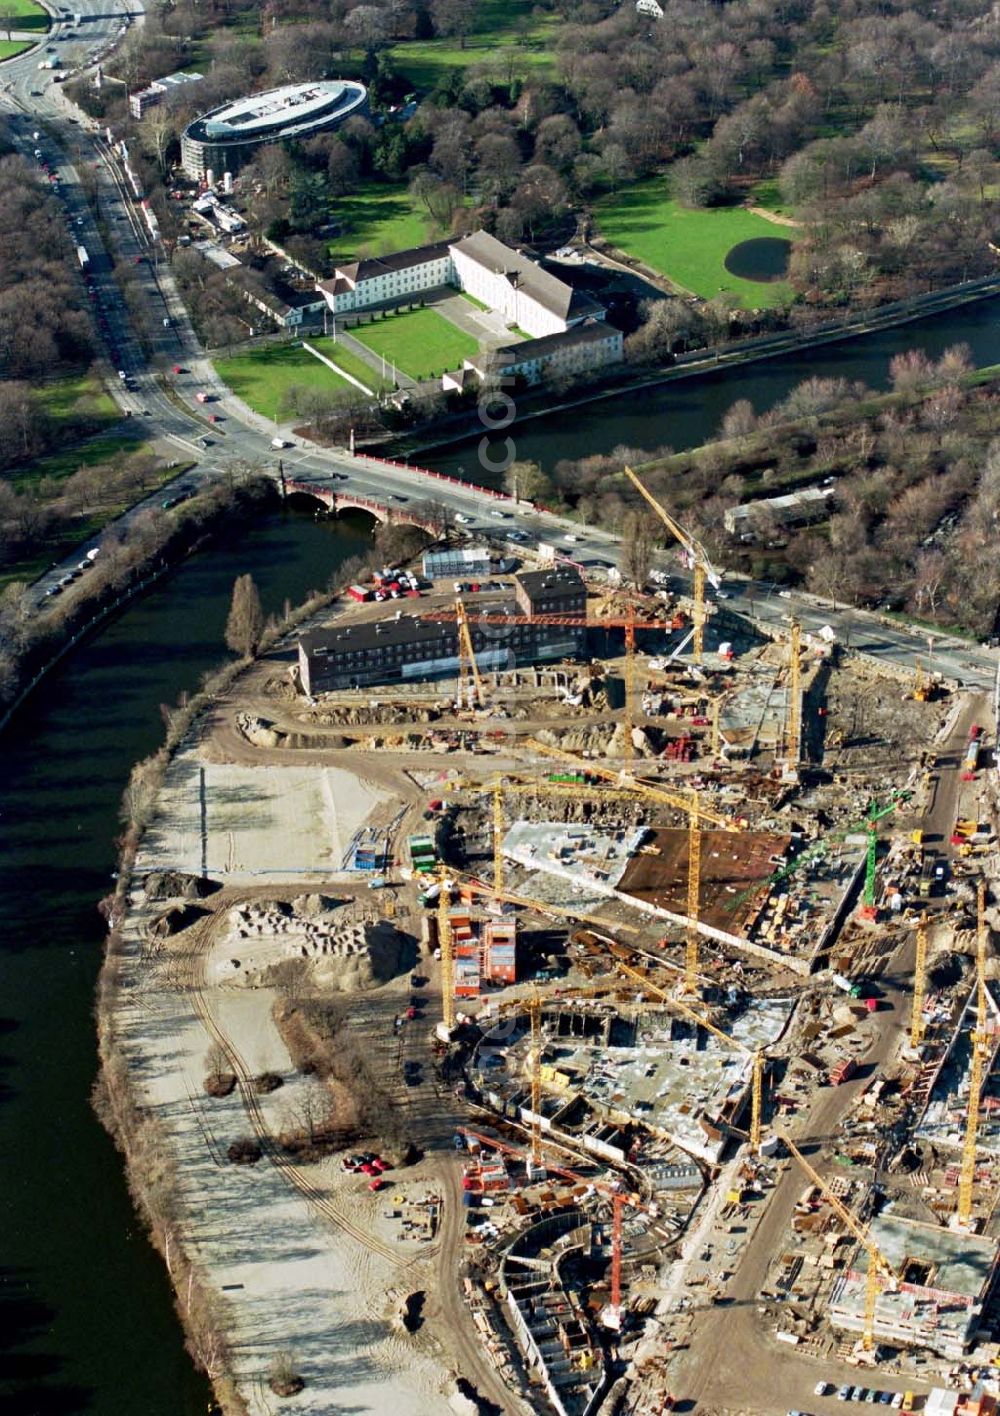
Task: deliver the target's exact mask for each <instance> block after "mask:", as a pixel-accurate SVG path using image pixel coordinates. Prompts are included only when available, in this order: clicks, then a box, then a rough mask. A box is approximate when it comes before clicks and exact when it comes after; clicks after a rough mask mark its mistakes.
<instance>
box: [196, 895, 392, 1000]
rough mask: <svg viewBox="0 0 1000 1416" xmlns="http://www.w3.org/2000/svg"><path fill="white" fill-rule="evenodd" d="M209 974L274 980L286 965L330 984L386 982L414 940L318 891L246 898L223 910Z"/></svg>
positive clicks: (343, 988)
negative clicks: (221, 934)
mask: <svg viewBox="0 0 1000 1416" xmlns="http://www.w3.org/2000/svg"><path fill="white" fill-rule="evenodd" d="M227 923H228V926H229V929H228V934H227V937H226V939H225V940H224V941H223V942H222V943H221V944H220V945H219V946H218V948H217V949H216V951H215V956H214V960H213V964H212V966H211V967H210V974H211V975H213V976H214V978H215V980H216V981H217V982H219V983H226V984H236V985H237V986H241V987H250V988H259V987H268V986H270V985H272V984H273V985H280V983H281V981H282V979H283V977H284V976H285V974H287V971H288V968H289V966H290V965H293V964H294V965H295V966H296V968H298V969H300V970H301V969H304V970H307V971H308V974H309V976H311V978H312V980H313V982H314V983H316V984H319V985H320V986H321V987H322V988H324V989H328V990H330V991H332V992H353V991H354V990H356V989H363V988H371V987H373V986H375V985H377V984H380V983H385V982H387V981H388V980H389V979H390V978H394V977H395V976H396V975H397V974H399V973H402V972H404V971H405V970H406V969H407V968H409V967H410V964H411V962H412V955H413V943H412V941H411V940H409V939H408V938H407V936H406V935H403V934H400V933H399V931H398V930H397V929H396V928H395V926H394V925H393V924H392V923H391V922H390V921H388V920H380V921H377V922H376V923H370V922H365V923H361V922H358V921H357V920H356V919H354V918H353V917H352V916H351V915H350V914H348V913H347V911H346V910H344V909H343V908H342V907H341V906H340V905H338V904H337V902H336V901H334V900H331V899H329V898H328V897H327V896H324V895H300V896H298V897H297V898H296V899H295V900H293V901H292V902H291V903H289V902H288V901H287V900H247V901H244V902H243V903H242V904H239V905H234V906H233V907H232V909H231V910H230V911H229V913H228V917H227Z"/></svg>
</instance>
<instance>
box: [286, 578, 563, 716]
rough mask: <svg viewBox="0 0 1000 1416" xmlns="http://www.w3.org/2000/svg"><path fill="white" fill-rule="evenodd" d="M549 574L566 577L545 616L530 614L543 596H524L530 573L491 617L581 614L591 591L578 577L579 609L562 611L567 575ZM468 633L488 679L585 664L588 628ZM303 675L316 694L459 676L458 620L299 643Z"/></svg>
mask: <svg viewBox="0 0 1000 1416" xmlns="http://www.w3.org/2000/svg"><path fill="white" fill-rule="evenodd" d="M546 574H547V577H548V578H549V579H551V577H552V575H553V574H555V575H556V576H558V577H560V584H561V589H559V590H556V589H555V588H552V587H550V588H549V589H546V590H545V592H544V594H542V595H541V597H540V600H539V608H538V609H529V610H525V608H524V606H525V603H528V604H534V603H535V599H532V598H530V597H531V596H535V597H538V596H539V593H540V592H539V589H538V587H537V586H534V585H532V586H531V587H529V588H528V589H527V590H525V588H524V582H525V581H529V582H535V581H537V580H538V576H536V575H535V574H534V572H529V573H528V574H526V575H521V576H518V577H517V591H516V602H515V601H508V602H507V603H506V604H503V605H499V606H498V605H491V606H490V614H491V615H496V614H509V615H510V616H511V617H512V618H513V617H516V616H519V615H523V614H525V613H529V614H530V613H534V614H580V615H582V614H583V612H584V603H585V600H586V592H585V590H584V588H583V582H582V581H581V580H580V577H579V575H577V573H576V572H575V571H574V572H573V575H574V576H575V578H576V583H577V585H578V586H579V592H578V595H577V597H576V600H575V602H574V603H575V605H576V606H577V607H576V608H572V609H563V608H561V606H562V605H563V603H567V604H568V603H569V602H570V590H569V586H568V584H563V583H562V581H561V572H547V573H546ZM526 595H527V596H528V597H529V598H528V600H527V602H526V601H525V598H524V597H525V596H526ZM547 597H550V598H551V599H552V601H553V602H558V603H559V605H560V608H559V609H556V610H553V609H549V608H546V609H545V610H542V609H541V601H545V602H546V604H548V598H547ZM469 613H470V615H472V616H474V615H475V609H474V608H472V607H470V610H469ZM469 632H470V635H471V637H472V646H473V648H474V650H475V653H476V663H477V665H478V666H479V669H480V671H481V672H483V673H492V672H493V671H494V670H497V669H512V668H514V667H516V665H518V664H533V663H536V662H539V661H542V660H551V659H572V658H580V657H581V656H582V654H583V652H584V649H585V646H586V630H585V629H584V628H583V627H582V626H580V627H579V628H577V627H574V626H571V625H565V626H564V625H532V624H509V625H505V624H482V625H477V624H475V623H472V624H470V626H469ZM299 672H300V674H301V678H302V687H303V689H304V691H305V692H306V693H309V694H314V693H327V692H330V691H331V690H334V689H339V688H360V687H362V686H364V685H366V684H376V683H393V682H399V681H400V680H414V681H418V680H421V679H429V678H446V677H452V676H454V675H455V674H457V672H458V628H457V625H456V624H455V623H454V622H453V621H451V620H431V619H419V618H417V616H415V615H406V614H402V613H400V614H398V615H397V616H396V617H395V618H393V619H378V620H368V621H366V622H364V623H362V624H349V625H335V624H334V625H331V626H330V627H329V628H328V629H321V630H315V631H313V632H312V633H311V634H304V635H303V636H302V637H301V638H300V640H299Z"/></svg>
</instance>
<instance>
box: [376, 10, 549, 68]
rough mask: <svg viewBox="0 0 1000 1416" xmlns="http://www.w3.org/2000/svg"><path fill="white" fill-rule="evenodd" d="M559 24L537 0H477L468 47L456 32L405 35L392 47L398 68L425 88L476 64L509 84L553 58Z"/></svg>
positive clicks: (394, 62)
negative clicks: (431, 36) (537, 5)
mask: <svg viewBox="0 0 1000 1416" xmlns="http://www.w3.org/2000/svg"><path fill="white" fill-rule="evenodd" d="M559 25H560V21H559V19H558V17H557V16H556V15H539V14H537V13H536V12H535V10H534V5H533V0H479V3H478V4H477V5H476V6H475V19H474V21H473V29H472V32H471V33H470V34H468V35H466V37H465V44H464V47H463V45H462V42H461V40H460V39H459V38H458V37H457V36H455V37H452V38H444V37H442V38H441V39H413V40H404V41H401V42H400V43H398V44H395V45H393V47H392V49H391V50H390V51H389V52H390V53H391V55H392V60H393V64H394V65H395V67H396V69H397V70H398V71H399V72H400V73H402V74H405V75H406V77H407V78H408V79H410V81H411V82H412V83H413V84H414V86H415V87H416V88H418V89H421V90H426V89H431V88H433V87H434V85H435V84H436V83H438V81H439V80H441V79H443V78H445V77H446V76H447V74H448V72H449V71H450V70H452V69H467V68H469V67H470V66H471V65H474V64H487V65H489V66H490V68H491V70H493V73H494V75H495V79H496V82H498V83H510V82H511V80H513V79H515V78H524V77H525V75H526V74H527V73H529V72H530V71H531V70H533V69H537V68H538V67H539V66H544V65H548V64H551V63H552V58H553V51H554V48H555V41H556V39H557V37H558V34H559Z"/></svg>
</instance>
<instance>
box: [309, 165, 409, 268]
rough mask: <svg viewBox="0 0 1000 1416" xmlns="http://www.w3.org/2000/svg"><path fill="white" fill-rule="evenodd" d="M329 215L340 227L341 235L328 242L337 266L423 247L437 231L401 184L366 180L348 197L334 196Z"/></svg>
mask: <svg viewBox="0 0 1000 1416" xmlns="http://www.w3.org/2000/svg"><path fill="white" fill-rule="evenodd" d="M332 216H333V218H334V219H335V220H336V221H339V222H340V223H341V224H342V226H343V234H342V235H340V236H335V237H334V238H333V240H332V241H331V242H330V244H329V251H330V255H331V257H332V258H333V260H334V261H336V262H338V263H339V264H340V265H346V264H347V262H348V261H353V260H356V259H357V258H358V256H359V255H366V256H384V255H388V254H390V253H391V252H393V251H405V250H407V248H408V247H410V246H423V245H426V244H427V242H429V241H432V240H433V239H434V236H435V234H436V233H435V232H434V231H433V230H432V229H431V221H430V218H429V217H428V215H427V212H426V211H425V209H424V208H423V207H422V206H421V205H420V204H419V203H418V202H416V201H414V200H413V198H412V197H411V196H410V194H409V193H408V192H407V190H406V188H405V187H404V186H400V187H387V186H384V185H382V184H380V183H374V182H372V183H368V184H367V185H366V186H362V187H361V188H360V189H359V190H358V191H357V192H356V193H352V195H351V196H348V197H337V198H336V200H335V201H334V204H333V212H332Z"/></svg>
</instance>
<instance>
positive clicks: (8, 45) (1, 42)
mask: <svg viewBox="0 0 1000 1416" xmlns="http://www.w3.org/2000/svg"><path fill="white" fill-rule="evenodd" d="M33 42H34V41H33V40H30V39H0V63H2V62H3V60H4V59H16V58H17V56H18V55H19V54H23V53H24V51H25V50H26V49H30V48H31V46H32V44H33Z"/></svg>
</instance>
